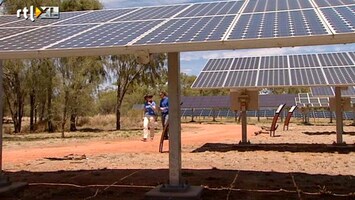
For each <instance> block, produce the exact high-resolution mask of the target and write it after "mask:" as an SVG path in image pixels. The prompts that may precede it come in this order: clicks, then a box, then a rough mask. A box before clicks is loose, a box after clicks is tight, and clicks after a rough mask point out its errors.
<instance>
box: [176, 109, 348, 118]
mask: <svg viewBox="0 0 355 200" xmlns="http://www.w3.org/2000/svg"><path fill="white" fill-rule="evenodd" d="M275 111H276V110H259V111H247V116H248V117H258V116H259V117H274V115H275ZM330 113H331V112H329V111H310V112H309V113H308V116H309V117H310V118H330ZM192 115H193V116H195V117H213V116H214V117H217V118H218V117H231V118H233V117H236V116H238V113H235V112H234V111H232V110H228V109H227V110H213V109H194V110H193V111H192V109H181V116H182V117H191V116H192ZM282 115H284V113H282ZM332 115H333V118H335V113H334V112H332ZM293 116H294V117H296V118H302V117H303V116H304V115H303V114H302V113H301V112H299V111H297V110H296V111H295V112H294V113H293ZM353 117H354V113H353V112H344V119H346V120H351V119H353Z"/></svg>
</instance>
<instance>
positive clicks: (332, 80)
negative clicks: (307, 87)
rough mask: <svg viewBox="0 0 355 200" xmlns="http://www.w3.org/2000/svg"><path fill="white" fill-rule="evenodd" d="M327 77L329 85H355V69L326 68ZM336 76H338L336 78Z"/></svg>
mask: <svg viewBox="0 0 355 200" xmlns="http://www.w3.org/2000/svg"><path fill="white" fill-rule="evenodd" d="M324 73H325V76H326V77H327V79H328V82H329V84H354V83H355V68H354V67H342V68H333V67H329V68H324ZM335 74H336V76H335Z"/></svg>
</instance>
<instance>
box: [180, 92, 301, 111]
mask: <svg viewBox="0 0 355 200" xmlns="http://www.w3.org/2000/svg"><path fill="white" fill-rule="evenodd" d="M295 97H296V95H294V94H269V95H259V107H260V108H275V107H278V106H279V105H280V104H286V106H293V105H295V102H294V99H295ZM181 101H182V102H183V104H182V105H181V108H184V109H185V108H186V109H187V108H190V109H191V108H229V107H230V104H231V103H230V96H182V97H181Z"/></svg>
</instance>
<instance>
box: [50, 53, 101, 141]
mask: <svg viewBox="0 0 355 200" xmlns="http://www.w3.org/2000/svg"><path fill="white" fill-rule="evenodd" d="M56 68H57V71H58V76H59V79H60V90H59V91H60V102H61V108H60V109H61V132H62V137H64V131H65V125H66V122H67V120H68V117H69V116H70V121H71V127H70V128H71V130H72V131H75V130H76V119H77V117H78V116H79V115H84V114H85V113H86V112H88V111H90V108H92V107H93V106H90V105H89V103H90V100H92V99H93V96H92V95H93V94H94V91H95V90H96V89H97V87H98V86H99V84H100V83H102V81H103V80H104V78H105V70H104V67H103V62H102V60H101V58H100V57H70V58H60V59H58V60H57V61H56Z"/></svg>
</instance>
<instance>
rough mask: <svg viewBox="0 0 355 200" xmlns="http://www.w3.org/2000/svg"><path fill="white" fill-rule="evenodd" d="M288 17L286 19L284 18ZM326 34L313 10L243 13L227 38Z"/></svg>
mask: <svg viewBox="0 0 355 200" xmlns="http://www.w3.org/2000/svg"><path fill="white" fill-rule="evenodd" d="M286 19H288V20H286ZM323 34H327V31H326V29H325V27H324V26H323V24H322V22H321V21H320V19H319V18H318V16H317V14H316V13H315V11H314V10H301V11H291V12H277V13H275V12H271V13H257V14H243V15H242V16H241V17H240V19H239V20H238V22H237V23H236V25H235V26H234V28H233V30H232V32H231V34H230V36H229V39H251V38H274V37H289V36H307V35H323Z"/></svg>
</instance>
